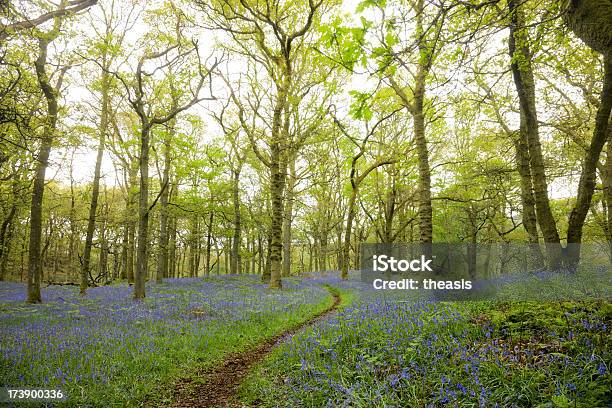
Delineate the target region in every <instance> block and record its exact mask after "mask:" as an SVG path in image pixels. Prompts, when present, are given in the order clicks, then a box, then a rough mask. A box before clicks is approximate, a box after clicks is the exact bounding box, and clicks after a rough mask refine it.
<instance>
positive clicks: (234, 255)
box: [230, 164, 242, 274]
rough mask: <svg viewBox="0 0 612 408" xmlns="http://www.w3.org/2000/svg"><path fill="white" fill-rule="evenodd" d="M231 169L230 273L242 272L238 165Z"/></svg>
mask: <svg viewBox="0 0 612 408" xmlns="http://www.w3.org/2000/svg"><path fill="white" fill-rule="evenodd" d="M238 166H239V167H238V168H237V169H236V170H234V171H233V176H234V183H233V191H232V198H233V201H234V234H233V236H232V248H231V254H230V273H232V274H239V273H242V270H241V269H242V256H241V254H240V246H241V241H242V237H241V234H242V216H241V214H240V167H241V164H239V165H238Z"/></svg>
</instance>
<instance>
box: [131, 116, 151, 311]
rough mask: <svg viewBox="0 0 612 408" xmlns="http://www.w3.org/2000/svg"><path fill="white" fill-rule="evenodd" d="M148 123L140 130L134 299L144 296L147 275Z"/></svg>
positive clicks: (144, 122)
mask: <svg viewBox="0 0 612 408" xmlns="http://www.w3.org/2000/svg"><path fill="white" fill-rule="evenodd" d="M150 130H151V128H150V127H149V124H148V122H147V121H145V120H144V119H143V123H142V130H141V132H140V161H139V168H140V191H139V195H138V247H137V252H136V274H135V276H134V299H143V298H144V297H145V280H146V278H147V275H148V264H149V259H148V252H149V142H150V140H149V138H150Z"/></svg>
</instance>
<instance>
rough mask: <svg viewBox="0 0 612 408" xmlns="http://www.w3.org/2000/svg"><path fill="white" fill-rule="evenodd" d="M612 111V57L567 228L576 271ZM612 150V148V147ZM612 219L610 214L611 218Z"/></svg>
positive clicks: (607, 61)
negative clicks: (585, 222) (583, 231)
mask: <svg viewBox="0 0 612 408" xmlns="http://www.w3.org/2000/svg"><path fill="white" fill-rule="evenodd" d="M611 110H612V54H610V55H608V56H605V57H604V82H603V88H602V90H601V96H600V100H599V108H598V109H597V115H596V116H595V129H594V130H593V136H592V138H591V144H590V146H589V150H588V151H587V153H586V156H585V158H584V162H583V164H582V173H581V174H580V181H579V183H578V195H577V197H576V204H575V205H574V208H573V209H572V212H571V214H570V218H569V223H568V227H567V243H568V256H569V261H570V262H571V264H572V267H573V268H575V267H576V266H577V264H578V261H579V258H580V245H579V244H580V243H581V242H582V229H583V227H584V221H585V219H586V216H587V214H588V212H589V208H591V200H592V198H593V192H594V191H595V184H596V177H597V174H596V171H597V163H598V162H599V156H600V154H601V151H602V149H603V146H604V144H605V142H606V139H607V138H609V134H610V133H612V132H611V131H610V129H609V127H610V126H609V120H610V111H611ZM608 150H609V145H608ZM608 216H609V214H608Z"/></svg>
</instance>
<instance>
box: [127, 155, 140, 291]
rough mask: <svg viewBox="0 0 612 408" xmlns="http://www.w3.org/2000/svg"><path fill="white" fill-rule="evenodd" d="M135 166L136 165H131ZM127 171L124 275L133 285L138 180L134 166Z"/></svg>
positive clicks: (136, 169)
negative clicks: (126, 238) (126, 227)
mask: <svg viewBox="0 0 612 408" xmlns="http://www.w3.org/2000/svg"><path fill="white" fill-rule="evenodd" d="M133 164H136V163H133ZM133 164H132V167H131V168H130V169H129V170H128V172H129V186H128V202H127V205H126V214H125V217H126V221H125V222H126V225H127V226H128V246H127V264H126V275H127V280H128V284H131V283H134V252H135V249H136V220H135V218H134V213H136V212H137V208H136V197H137V195H138V191H137V190H136V183H137V178H138V168H137V166H134V165H133Z"/></svg>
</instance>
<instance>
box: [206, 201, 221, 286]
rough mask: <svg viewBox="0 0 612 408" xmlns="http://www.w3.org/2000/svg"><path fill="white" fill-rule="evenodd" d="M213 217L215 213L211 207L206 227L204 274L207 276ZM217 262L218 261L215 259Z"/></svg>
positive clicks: (209, 266) (208, 272)
mask: <svg viewBox="0 0 612 408" xmlns="http://www.w3.org/2000/svg"><path fill="white" fill-rule="evenodd" d="M214 218H215V213H214V212H213V211H212V209H211V210H210V214H209V216H208V225H207V227H206V229H207V230H206V272H205V273H206V276H208V275H209V274H210V269H211V265H210V260H211V249H212V244H213V242H212V241H213V236H212V233H213V221H214ZM217 262H218V261H217Z"/></svg>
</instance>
